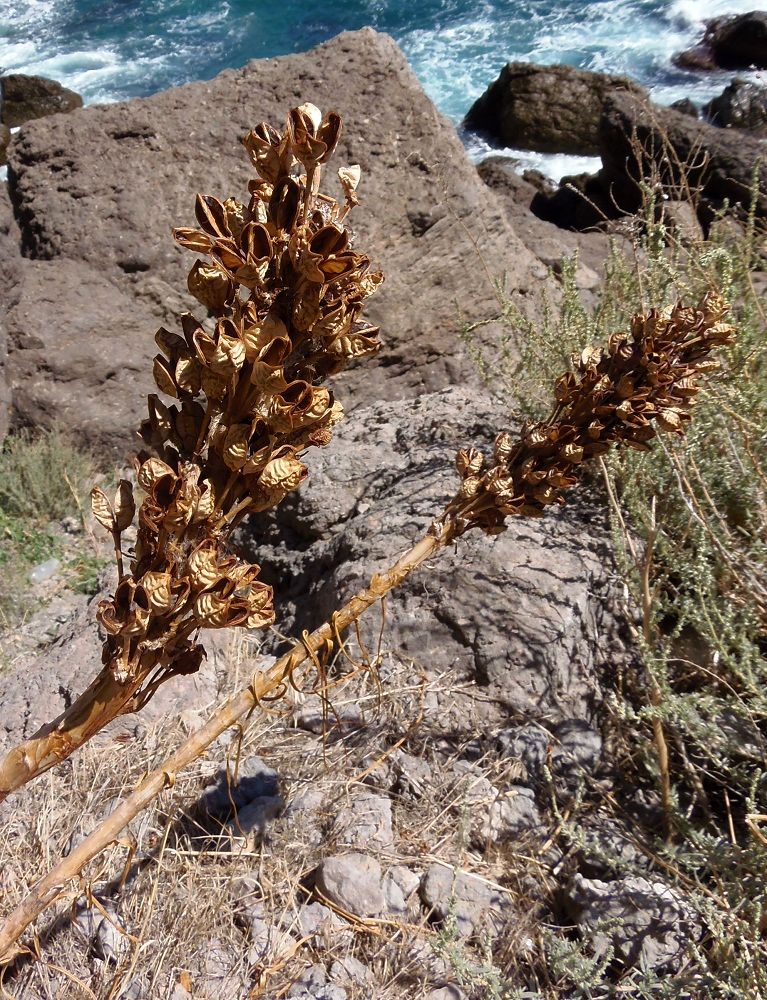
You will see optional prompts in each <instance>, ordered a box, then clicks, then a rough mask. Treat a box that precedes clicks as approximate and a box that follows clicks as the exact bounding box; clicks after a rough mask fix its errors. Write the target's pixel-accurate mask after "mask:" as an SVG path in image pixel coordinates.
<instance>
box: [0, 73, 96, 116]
mask: <svg viewBox="0 0 767 1000" xmlns="http://www.w3.org/2000/svg"><path fill="white" fill-rule="evenodd" d="M0 98H1V99H2V103H0V121H2V123H3V125H7V126H8V128H17V127H18V126H19V125H23V124H24V122H28V121H32V120H33V119H35V118H47V117H48V116H49V115H57V114H59V113H61V112H65V111H74V110H75V109H76V108H81V107H82V106H83V99H82V97H80V95H79V94H76V93H75V92H74V90H69V89H68V88H67V87H63V86H62V85H61V84H60V83H57V82H56V80H49V79H47V77H44V76H25V75H24V74H23V73H7V74H6V75H5V76H0Z"/></svg>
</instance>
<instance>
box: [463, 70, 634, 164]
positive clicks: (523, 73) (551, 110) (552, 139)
mask: <svg viewBox="0 0 767 1000" xmlns="http://www.w3.org/2000/svg"><path fill="white" fill-rule="evenodd" d="M616 91H629V92H631V93H633V94H636V95H637V96H646V94H647V92H646V91H645V90H644V88H642V87H640V86H638V84H636V83H633V82H632V81H631V80H628V79H626V78H625V77H622V76H609V75H607V74H606V73H591V72H589V71H588V70H582V69H575V68H574V67H572V66H560V65H557V66H536V65H533V64H532V63H516V62H512V63H507V65H506V66H504V67H503V69H502V70H501V75H500V76H499V77H498V79H497V80H496V81H495V82H494V83H492V84H490V86H489V87H488V88H487V90H486V91H485V93H484V94H483V95H482V97H480V98H479V100H477V101H475V103H474V104H473V105H472V107H471V108H470V110H469V113H468V115H467V116H466V121H465V123H464V124H465V125H466V127H467V128H470V129H473V130H474V131H477V132H484V133H486V134H487V135H489V136H490V137H491V138H492V139H493V140H495V141H496V142H499V143H501V144H502V145H504V146H511V147H513V148H515V149H533V150H537V151H538V152H542V153H576V154H580V155H586V156H588V155H592V156H593V155H596V153H597V147H598V133H599V120H600V118H601V116H602V111H603V108H604V104H605V100H606V98H607V97H608V96H609V95H610V94H613V93H615V92H616Z"/></svg>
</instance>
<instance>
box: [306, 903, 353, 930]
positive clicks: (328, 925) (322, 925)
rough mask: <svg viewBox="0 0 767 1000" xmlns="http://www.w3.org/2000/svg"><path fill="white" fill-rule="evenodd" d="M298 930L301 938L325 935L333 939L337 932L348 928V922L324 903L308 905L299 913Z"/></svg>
mask: <svg viewBox="0 0 767 1000" xmlns="http://www.w3.org/2000/svg"><path fill="white" fill-rule="evenodd" d="M297 923H298V929H299V931H300V933H301V937H313V936H316V935H321V934H324V935H326V936H328V937H331V936H332V935H333V934H334V933H335V932H337V931H339V930H342V929H343V928H346V927H348V924H347V923H346V921H344V920H342V919H341V917H339V916H338V914H337V913H336V912H335V911H334V910H331V909H330V907H329V906H323V905H322V903H308V904H307V905H306V906H302V907H301V909H300V910H299V911H298V918H297Z"/></svg>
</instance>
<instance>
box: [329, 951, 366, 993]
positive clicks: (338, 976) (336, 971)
mask: <svg viewBox="0 0 767 1000" xmlns="http://www.w3.org/2000/svg"><path fill="white" fill-rule="evenodd" d="M330 978H331V979H332V980H333V981H334V982H336V983H339V984H340V985H341V986H347V985H352V986H353V985H357V986H366V985H368V986H369V985H370V984H371V983H372V981H373V973H372V971H371V969H370V968H369V967H368V966H367V965H365V963H364V962H360V960H359V959H358V958H355V957H354V956H353V955H345V956H344V957H343V958H339V959H336V961H335V962H333V964H332V965H331V967H330Z"/></svg>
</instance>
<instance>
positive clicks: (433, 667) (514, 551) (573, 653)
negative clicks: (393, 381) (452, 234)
mask: <svg viewBox="0 0 767 1000" xmlns="http://www.w3.org/2000/svg"><path fill="white" fill-rule="evenodd" d="M503 424H504V416H503V414H502V413H501V412H499V411H498V410H497V409H496V408H494V407H493V406H492V405H491V404H490V402H489V401H488V400H486V399H483V398H482V397H481V396H478V395H477V394H476V393H474V392H472V391H469V390H467V389H465V388H453V389H449V390H443V391H441V392H438V393H434V394H430V395H423V396H420V397H419V398H418V399H416V400H409V401H407V402H398V403H379V404H376V405H375V406H373V407H369V408H367V409H365V410H364V411H358V412H357V413H356V414H353V415H351V416H350V417H349V419H348V420H346V421H344V422H343V423H342V424H341V425H339V427H338V429H337V434H336V437H335V438H334V440H333V441H332V442H331V444H330V445H329V447H328V448H326V449H323V450H322V451H321V452H317V453H316V454H315V455H314V456H313V461H312V471H311V475H310V477H309V479H308V480H307V482H306V483H305V484H304V485H303V486H302V487H301V490H300V491H298V493H297V494H295V495H294V496H293V497H292V498H291V499H289V500H288V501H286V503H285V504H284V505H282V506H281V507H280V508H278V511H277V513H276V518H275V522H274V523H273V524H272V525H271V527H265V526H264V522H263V520H261V521H256V522H255V524H254V526H253V529H252V531H253V536H252V540H251V545H252V550H249V551H250V554H251V555H252V556H253V557H254V558H256V559H257V560H258V561H259V562H260V563H261V564H262V566H263V567H264V573H265V574H267V576H268V578H269V579H270V581H271V582H273V583H274V585H275V590H276V602H277V606H278V608H279V609H280V616H281V620H280V626H281V630H282V631H283V632H285V631H287V632H289V633H290V634H293V635H300V634H301V632H302V630H303V629H312V628H314V627H316V626H317V625H319V624H321V623H322V622H324V621H326V620H328V619H329V618H330V616H331V615H332V613H333V611H334V610H335V609H336V608H337V607H338V606H339V604H340V603H342V602H343V601H345V600H347V599H348V598H349V597H351V596H352V594H354V593H355V592H356V591H357V590H358V589H359V588H360V587H361V586H363V585H367V583H368V582H369V580H370V578H371V575H372V574H373V573H374V572H376V571H379V572H380V571H381V570H383V569H386V568H387V567H389V566H391V565H392V563H393V562H394V560H395V559H396V557H397V556H398V555H399V554H400V553H401V552H403V551H404V550H405V549H407V548H408V547H409V546H411V545H412V544H413V543H414V542H415V541H416V540H417V539H418V538H420V537H421V536H422V535H423V533H424V532H425V531H426V530H427V528H428V526H429V524H430V523H431V520H432V519H433V518H434V517H436V516H437V515H438V514H439V513H440V512H441V510H442V509H443V507H444V504H445V503H446V501H448V500H449V499H450V498H451V496H452V495H453V493H454V492H455V489H456V485H457V475H456V473H455V471H454V459H455V453H456V450H457V449H458V448H459V447H466V446H468V445H470V444H472V443H473V444H477V445H486V444H488V443H489V441H490V440H491V439H492V437H493V436H494V433H495V432H496V431H497V430H500V429H501V428H502V427H503ZM604 520H605V518H604V513H603V512H602V511H601V510H599V509H596V510H592V509H589V508H588V506H587V505H584V502H583V500H581V501H580V502H574V503H573V504H572V505H570V506H567V507H565V508H563V509H562V510H561V511H559V512H558V513H554V514H551V515H549V516H547V517H545V518H543V519H541V520H534V521H533V520H527V519H525V520H522V519H520V520H516V521H512V523H511V524H510V525H509V530H508V531H507V532H506V533H505V534H502V535H500V536H499V537H497V538H495V539H490V538H487V537H486V536H484V535H482V534H481V533H479V532H471V533H469V534H467V535H466V536H465V537H464V538H463V539H461V541H460V542H459V544H458V545H457V546H455V547H454V548H451V549H449V550H447V551H445V552H443V553H441V554H440V555H439V556H438V557H437V558H435V559H433V560H432V562H431V563H429V564H427V565H425V566H423V567H422V568H421V569H419V570H418V571H417V572H415V573H413V574H412V576H411V577H410V578H409V579H408V580H407V581H406V582H405V583H404V584H403V585H402V586H401V587H399V588H397V589H396V590H395V591H394V592H392V594H390V595H389V597H387V601H386V611H387V614H386V628H385V630H384V635H383V649H384V650H385V651H388V656H385V657H384V658H383V660H382V663H381V666H380V670H381V677H382V683H383V684H384V685H385V684H386V676H387V670H389V669H391V666H390V664H391V657H397V658H399V659H403V658H404V660H405V661H413V663H414V665H415V666H414V669H415V670H416V671H417V674H418V675H425V676H428V677H433V678H436V677H441V676H442V677H451V678H452V680H451V681H450V682H447V681H445V682H444V684H443V683H440V684H438V685H437V684H435V685H434V686H435V687H437V688H441V689H442V690H441V692H440V693H434V694H429V695H428V696H427V699H426V704H425V711H426V713H427V715H428V717H429V719H430V721H431V720H433V725H434V726H435V728H436V729H437V730H438V731H439V732H442V733H446V732H450V733H467V732H472V731H474V730H475V728H476V731H487V730H488V728H489V727H491V726H492V725H495V724H508V719H509V716H510V714H511V715H513V716H514V717H515V718H528V719H539V720H546V723H547V724H556V723H557V722H559V721H562V720H564V719H573V718H579V719H584V720H587V719H593V718H594V715H595V713H596V711H597V709H598V706H599V705H600V704H601V694H600V684H599V675H600V672H601V669H602V664H603V662H606V661H605V658H611V657H613V656H617V657H618V658H621V657H625V656H626V655H627V650H626V644H625V642H624V640H622V639H621V640H618V639H617V636H618V634H619V633H618V626H617V624H616V619H615V618H613V617H612V615H611V613H610V612H609V611H608V609H607V604H608V600H607V595H609V593H610V586H611V585H610V582H609V581H610V576H611V573H612V572H613V571H612V570H611V569H610V566H611V557H610V541H609V535H608V532H607V530H606V528H605V524H604ZM244 541H245V540H244ZM362 632H363V636H364V639H365V642H366V645H367V648H368V649H369V650H375V649H377V648H378V642H379V633H380V617H379V615H377V614H376V613H374V612H373V613H370V614H368V615H366V616H365V617H364V618H363V623H362ZM611 636H612V637H613V638H615V639H616V642H615V645H611V639H610V637H611ZM608 650H609V651H608ZM349 651H350V654H351V655H352V656H354V655H360V654H359V650H358V649H357V646H356V641H355V637H354V635H353V634H352V635H351V636H350V638H349ZM611 669H615V664H614V663H611ZM462 679H463V682H464V683H461V680H462ZM466 684H469V685H470V686H469V687H468V688H467V687H466V686H465V685H466ZM472 684H474V685H478V686H480V687H481V688H483V689H484V690H483V693H484V694H485V695H486V697H484V698H482V700H481V701H477V699H476V698H475V697H474V692H473V689H472V687H471V685H472Z"/></svg>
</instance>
